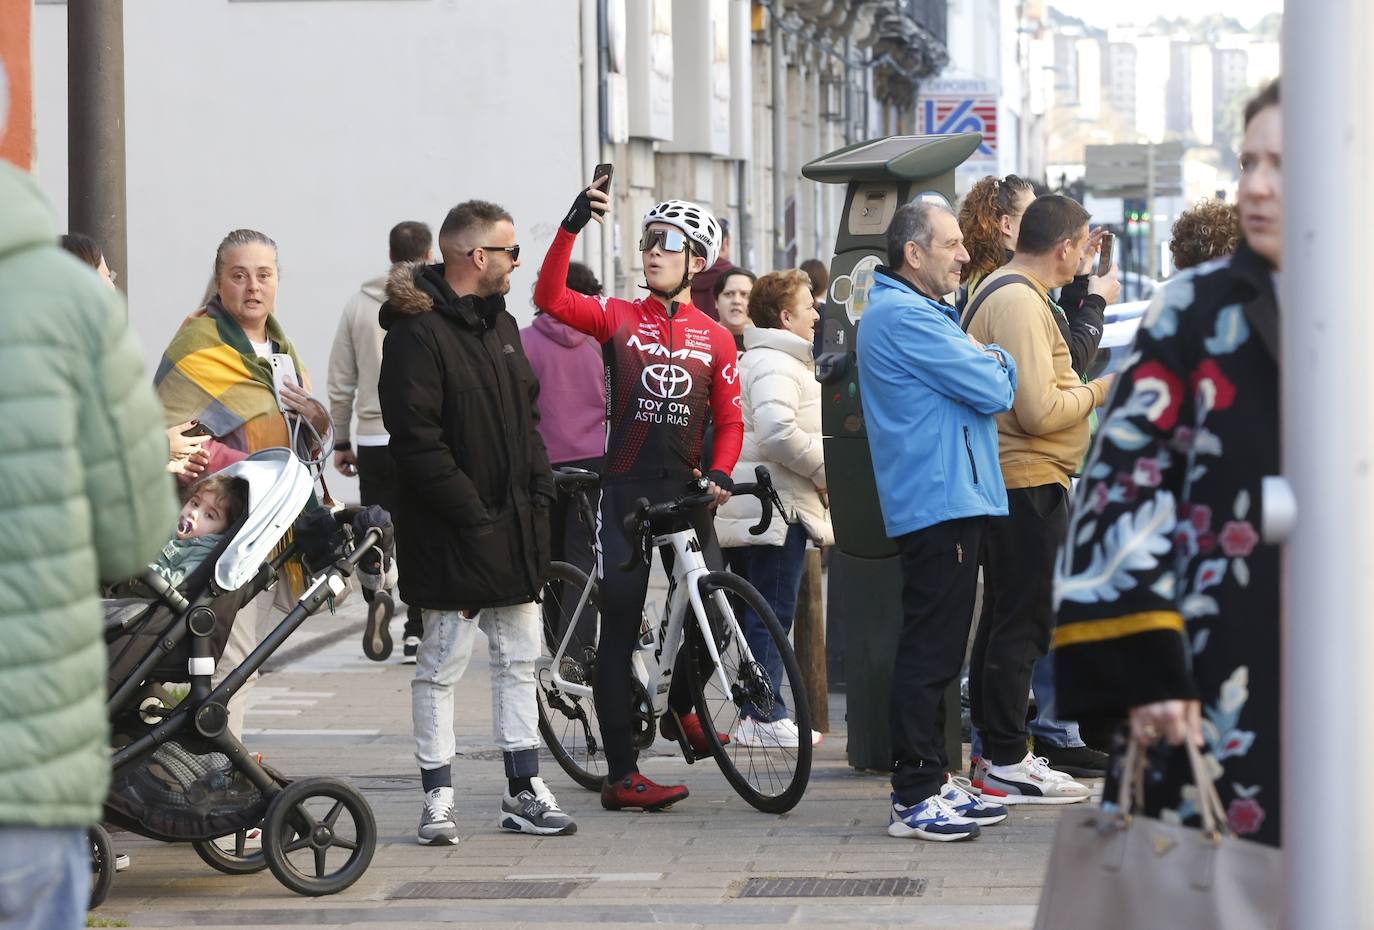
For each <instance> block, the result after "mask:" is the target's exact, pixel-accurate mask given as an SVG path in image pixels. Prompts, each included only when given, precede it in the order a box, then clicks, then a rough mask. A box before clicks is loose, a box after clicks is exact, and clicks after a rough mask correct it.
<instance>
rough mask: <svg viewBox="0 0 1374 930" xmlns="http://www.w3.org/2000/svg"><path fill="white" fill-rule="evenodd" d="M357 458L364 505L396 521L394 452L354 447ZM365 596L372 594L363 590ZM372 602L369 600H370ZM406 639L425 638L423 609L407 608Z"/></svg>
mask: <svg viewBox="0 0 1374 930" xmlns="http://www.w3.org/2000/svg"><path fill="white" fill-rule="evenodd" d="M354 449H355V453H356V454H357V456H358V493H359V495H360V496H361V497H362V500H363V506H364V507H371V506H372V505H373V504H376V505H377V506H378V507H380V508H382V509H383V510H385V511H386V512H387V513H389V514H391V518H392V520H393V521H394V520H395V519H396V462H395V461H394V460H393V459H392V458H391V450H390V449H388V448H387V447H386V446H355V447H354ZM363 593H364V595H367V594H370V593H371V592H370V591H364V592H363ZM368 599H369V600H370V598H368ZM402 635H403V636H423V635H424V623H423V621H422V620H421V619H420V608H418V607H409V608H407V609H406V628H405V632H404V633H403V634H402Z"/></svg>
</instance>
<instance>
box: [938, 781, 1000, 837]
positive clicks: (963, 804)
mask: <svg viewBox="0 0 1374 930" xmlns="http://www.w3.org/2000/svg"><path fill="white" fill-rule="evenodd" d="M972 788H973V785H972V784H971V783H970V782H969V780H968V779H967V778H961V777H960V776H958V775H952V776H950V779H949V781H947V782H945V786H944V787H943V788H941V789H940V797H941V798H942V799H943V800H944V802H945V803H946V804H948V805H949V806H950V807H952V808H954V812H955V813H956V814H958V815H959V816H960V817H965V818H967V819H969V820H972V821H973V822H974V823H976V824H978V825H979V826H982V827H989V826H992V825H993V824H995V823H1001V822H1002V821H1004V820H1006V819H1007V809H1006V808H1005V807H1003V806H1002V805H1001V804H992V803H990V802H988V801H985V800H983V798H981V797H979V796H977V795H975V794H974V793H973V791H972V790H971V789H972Z"/></svg>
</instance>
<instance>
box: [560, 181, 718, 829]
mask: <svg viewBox="0 0 1374 930" xmlns="http://www.w3.org/2000/svg"><path fill="white" fill-rule="evenodd" d="M605 183H606V181H605V179H604V178H598V179H596V181H595V182H594V183H593V184H592V186H591V187H589V188H587V189H586V190H584V191H582V192H581V193H580V194H578V196H577V199H576V200H575V201H574V202H573V206H572V209H571V210H569V211H568V215H567V216H566V217H564V219H563V222H562V228H561V229H560V230H559V232H558V234H557V235H556V236H555V237H554V240H553V244H552V245H551V246H550V247H549V253H548V255H547V256H545V258H544V264H543V267H541V268H540V270H539V282H538V284H536V285H535V289H534V303H535V305H536V306H537V307H539V309H540V310H542V311H544V312H545V313H547V314H549V315H550V316H552V317H554V318H555V319H558V320H561V321H562V322H564V323H567V324H568V325H569V326H572V327H573V328H574V329H578V330H581V331H582V332H584V333H588V334H589V335H592V336H594V337H596V339H597V340H598V341H599V342H600V343H601V346H602V355H603V358H604V359H605V363H606V387H607V390H606V414H607V420H608V427H607V435H606V468H605V472H604V474H603V476H602V479H603V480H602V489H601V505H600V520H599V526H598V528H597V537H598V540H597V561H598V568H597V575H598V578H599V579H600V581H599V586H600V592H601V607H602V614H601V637H600V640H599V641H598V643H597V674H596V680H595V684H594V693H595V700H596V711H597V716H598V717H599V719H600V721H601V740H602V745H603V746H604V748H605V752H606V767H607V778H606V784H605V785H604V786H603V787H602V790H601V804H602V806H603V807H605V808H607V809H608V810H620V809H622V808H639V809H642V810H657V809H660V808H663V807H666V806H668V805H669V804H672V803H673V802H675V801H680V800H682V799H683V798H685V797H687V789H686V788H685V787H683V786H681V785H657V784H655V783H654V782H652V781H650V780H649V779H647V778H645V777H644V776H643V775H641V774H640V772H639V770H638V768H637V765H636V758H637V753H636V750H635V746H634V736H633V729H632V723H633V721H632V705H633V700H634V698H633V692H632V690H631V676H632V671H631V657H632V655H633V652H634V648H635V643H636V641H637V640H638V638H639V627H640V615H641V611H642V609H643V607H644V597H645V594H646V592H647V590H648V584H649V568H648V566H641V567H640V568H638V569H636V570H633V571H629V572H622V571H620V570H619V565H620V564H621V563H622V562H624V561H626V557H627V556H628V555H629V546H630V544H629V541H628V540H627V539H626V536H625V531H624V528H623V520H624V517H625V515H626V514H628V513H629V512H631V510H632V508H633V506H634V501H635V500H636V499H637V498H640V497H647V498H649V499H650V500H651V501H654V502H659V501H664V500H668V499H670V498H672V497H675V496H677V495H679V494H681V493H683V492H684V490H685V488H686V484H687V482H689V481H690V480H691V479H692V478H693V477H699V476H700V475H701V472H700V471H699V470H698V468H697V463H698V462H699V461H700V460H701V454H702V441H703V435H704V434H705V432H706V425H707V422H708V420H710V421H712V422H714V426H715V430H714V432H715V436H714V440H713V444H712V449H711V457H710V460H709V463H710V467H709V469H708V470H707V472H706V477H707V478H708V480H709V481H710V490H711V492H712V493H714V494H715V495H716V501H717V503H721V502H723V501H724V500H725V499H726V498H728V497H729V492H730V488H731V487H732V484H731V481H730V472H731V470H732V469H733V468H734V466H735V460H736V459H738V458H739V452H740V445H741V443H742V441H743V438H744V423H743V419H742V417H741V414H740V407H739V404H740V400H739V382H738V377H739V372H738V368H737V367H736V365H737V362H736V354H735V342H734V339H733V338H732V337H731V335H730V333H729V331H728V330H726V329H725V327H723V326H721V325H720V324H719V323H717V322H715V321H714V320H712V319H711V318H710V317H708V316H707V315H706V314H705V313H703V312H702V311H701V310H699V309H697V308H696V307H693V306H692V304H691V302H690V299H691V282H692V278H693V277H694V276H695V275H696V274H697V273H699V272H700V271H701V270H702V269H704V268H709V267H710V266H711V265H712V264H714V263H715V260H716V258H717V257H718V256H719V253H720V238H721V234H720V226H719V224H718V223H716V220H715V218H714V217H712V216H711V214H710V213H708V212H707V211H706V210H703V209H702V208H701V207H699V206H697V205H696V204H693V203H688V202H686V201H681V200H669V201H666V202H664V203H660V204H658V205H657V206H655V207H654V208H653V209H652V210H650V211H649V212H648V213H647V214H646V215H645V217H644V222H643V232H642V235H641V238H640V249H641V251H642V252H643V259H644V278H645V283H644V287H645V288H646V289H647V290H648V291H649V293H650V296H649V297H645V298H642V299H640V300H635V301H629V300H619V299H616V298H613V297H611V298H607V297H588V296H586V295H583V294H578V293H576V292H575V291H571V290H568V288H567V287H566V286H565V282H566V280H567V273H568V261H569V259H570V257H571V255H572V249H573V244H574V243H575V242H576V241H577V234H578V233H579V232H580V231H581V230H582V229H583V228H584V227H585V226H586V225H587V223H588V222H589V221H591V220H592V219H595V220H596V221H597V222H603V221H604V218H605V215H606V212H607V210H608V209H609V204H610V201H609V198H608V197H607V195H606V193H605V191H604V190H603V188H604V186H605ZM692 524H693V527H694V528H695V530H696V533H697V537H698V539H699V540H700V541H701V543H702V547H703V549H704V550H706V551H707V552H708V556H707V558H708V561H713V562H714V564H717V565H719V557H718V555H716V556H715V558H714V559H713V558H712V550H715V551H716V552H718V547H716V545H715V535H714V532H713V530H712V527H711V514H710V512H709V511H708V510H707V509H705V508H703V509H702V510H701V511H700V512H699V513H698V514H696V515H694V517H693V519H692ZM680 655H685V651H684V653H680ZM678 665H679V669H678V670H676V671H675V673H674V675H673V679H672V688H671V690H670V692H669V698H668V705H669V712H668V714H666V715H665V716H664V717H663V720H662V723H661V727H662V732H663V735H664V736H665V737H667V738H668V739H677V738H678V737H679V735H682V736H685V737H686V739H687V741H688V742H689V744H690V745H691V746H692V748H693V749H695V750H697V751H698V752H706V751H708V744H707V741H706V734H705V733H704V732H703V731H702V724H701V721H700V720H699V719H698V718H697V715H696V714H695V713H693V712H692V710H691V704H692V702H691V697H690V695H689V694H688V689H687V682H686V676H685V674H679V672H681V666H682V663H681V662H679V663H678Z"/></svg>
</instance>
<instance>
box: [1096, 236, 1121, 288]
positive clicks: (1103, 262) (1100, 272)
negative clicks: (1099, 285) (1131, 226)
mask: <svg viewBox="0 0 1374 930" xmlns="http://www.w3.org/2000/svg"><path fill="white" fill-rule="evenodd" d="M1115 247H1116V236H1115V235H1114V234H1112V233H1103V235H1102V244H1101V247H1100V249H1099V250H1098V253H1097V270H1096V271H1094V272H1093V273H1094V274H1095V275H1097V276H1098V277H1099V278H1100V277H1103V276H1104V275H1106V274H1108V273H1110V272H1111V270H1112V252H1114V251H1115V250H1116V249H1115Z"/></svg>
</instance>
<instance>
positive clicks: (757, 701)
mask: <svg viewBox="0 0 1374 930" xmlns="http://www.w3.org/2000/svg"><path fill="white" fill-rule="evenodd" d="M730 699H731V700H733V701H734V702H735V706H736V707H744V706H746V704H752V705H753V706H754V709H755V710H757V711H758V712H759V713H761V714H767V713H770V712H771V711H772V710H773V683H772V681H771V680H769V678H768V672H767V671H766V670H765V669H764V667H763V666H762V665H760V664H759V663H758V662H757V661H755V660H753V659H751V660H750V661H749V662H747V663H745V664H743V665H741V666H740V676H739V679H738V680H737V681H736V682H735V683H734V685H732V686H731V688H730Z"/></svg>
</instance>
